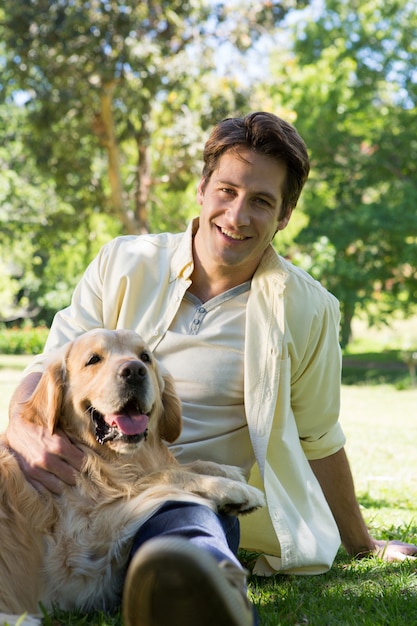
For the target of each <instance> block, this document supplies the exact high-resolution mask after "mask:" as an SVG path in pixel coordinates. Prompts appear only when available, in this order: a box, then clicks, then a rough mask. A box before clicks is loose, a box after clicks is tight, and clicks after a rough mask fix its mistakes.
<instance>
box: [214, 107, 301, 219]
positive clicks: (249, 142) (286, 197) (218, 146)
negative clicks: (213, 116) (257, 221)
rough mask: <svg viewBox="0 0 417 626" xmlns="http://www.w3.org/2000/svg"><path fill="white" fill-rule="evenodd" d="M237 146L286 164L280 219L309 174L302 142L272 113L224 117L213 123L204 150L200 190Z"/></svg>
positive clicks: (293, 129)
mask: <svg viewBox="0 0 417 626" xmlns="http://www.w3.org/2000/svg"><path fill="white" fill-rule="evenodd" d="M239 146H241V147H244V148H250V149H251V150H253V151H254V152H258V153H259V154H263V155H265V156H269V157H272V158H274V159H276V160H277V161H283V162H284V163H285V164H286V166H287V175H286V177H285V183H284V189H283V197H282V207H281V216H280V217H281V218H283V217H285V216H286V215H287V213H288V212H289V211H290V210H292V209H293V208H294V207H295V206H296V204H297V202H298V198H299V197H300V194H301V191H302V189H303V187H304V184H305V182H306V180H307V177H308V174H309V171H310V162H309V158H308V154H307V148H306V145H305V143H304V141H303V140H302V138H301V137H300V135H299V134H298V132H297V131H296V129H295V128H294V126H292V125H291V124H289V123H288V122H286V121H285V120H283V119H281V118H280V117H277V116H276V115H274V114H273V113H263V112H257V113H250V114H249V115H246V116H245V117H243V118H241V117H234V118H233V117H231V118H226V119H224V120H222V121H221V122H219V123H218V124H216V126H215V127H214V128H213V130H212V132H211V135H210V137H209V138H208V140H207V142H206V145H205V147H204V153H203V156H204V168H203V178H204V179H205V180H204V183H203V190H204V187H205V185H206V184H207V182H208V181H209V179H210V176H211V175H212V173H213V172H214V170H215V169H216V167H217V165H218V162H219V159H220V157H221V156H222V155H223V154H224V153H225V152H226V151H227V150H231V149H235V150H236V149H238V148H239Z"/></svg>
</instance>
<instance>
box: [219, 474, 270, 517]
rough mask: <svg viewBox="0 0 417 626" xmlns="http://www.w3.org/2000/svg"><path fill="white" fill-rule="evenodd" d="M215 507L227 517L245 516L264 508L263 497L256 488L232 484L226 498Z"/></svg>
mask: <svg viewBox="0 0 417 626" xmlns="http://www.w3.org/2000/svg"><path fill="white" fill-rule="evenodd" d="M217 506H218V509H219V511H221V512H222V513H227V514H228V515H245V514H246V513H251V512H252V511H255V509H259V508H260V507H262V506H265V496H264V494H263V493H262V491H260V490H259V489H256V487H251V486H250V485H246V484H242V483H236V482H233V483H231V486H230V490H229V491H228V494H227V496H226V497H224V498H223V499H222V501H221V502H218V503H217Z"/></svg>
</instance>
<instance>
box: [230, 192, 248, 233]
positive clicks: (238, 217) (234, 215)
mask: <svg viewBox="0 0 417 626" xmlns="http://www.w3.org/2000/svg"><path fill="white" fill-rule="evenodd" d="M249 211H250V206H249V201H248V198H246V197H245V196H243V195H242V196H237V197H235V198H234V200H233V202H232V203H231V204H230V205H229V206H228V209H227V217H228V219H229V221H230V223H231V224H232V225H233V226H245V225H247V224H249V222H250V214H249Z"/></svg>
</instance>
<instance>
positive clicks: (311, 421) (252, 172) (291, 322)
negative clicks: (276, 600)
mask: <svg viewBox="0 0 417 626" xmlns="http://www.w3.org/2000/svg"><path fill="white" fill-rule="evenodd" d="M308 173H309V159H308V154H307V150H306V147H305V144H304V142H303V140H302V139H301V137H300V136H299V134H298V133H297V131H296V130H295V128H294V127H293V126H291V125H290V124H288V123H287V122H285V121H284V120H282V119H280V118H279V117H277V116H275V115H273V114H270V113H252V114H250V115H247V116H246V117H244V118H230V119H226V120H223V121H222V122H220V123H219V124H217V125H216V126H215V128H214V130H213V132H212V134H211V136H210V138H209V140H208V141H207V143H206V146H205V150H204V169H203V175H202V179H201V182H200V184H199V187H198V192H197V200H198V203H199V204H200V206H201V210H200V216H199V218H196V219H195V220H193V222H192V223H191V224H190V226H189V228H188V229H187V231H186V232H185V233H181V234H175V235H173V234H169V233H164V234H159V235H144V236H140V237H133V236H132V237H120V238H118V239H116V240H114V241H112V242H110V243H109V244H108V245H106V246H105V247H104V248H103V250H102V251H101V252H100V253H99V255H98V256H97V258H96V259H95V260H94V261H93V262H92V263H91V265H90V266H89V267H88V268H87V270H86V272H85V274H84V276H83V278H82V279H81V281H80V283H79V285H78V287H77V288H76V290H75V292H74V296H73V299H72V302H71V305H70V306H69V307H68V308H66V309H64V310H63V311H61V312H59V313H57V315H56V317H55V320H54V323H53V325H52V327H51V332H50V335H49V338H48V342H47V344H46V347H45V352H44V355H42V356H41V357H40V358H38V359H36V360H35V361H34V363H33V365H32V366H31V367H30V368H29V370H28V372H27V373H26V376H25V378H24V379H23V381H22V383H21V385H20V386H19V388H18V389H17V391H16V394H15V396H14V398H13V400H12V404H11V411H10V424H9V429H8V437H9V441H10V444H11V446H12V447H13V448H14V449H15V451H16V454H17V455H18V457H19V459H20V462H21V465H22V467H23V468H24V470H25V472H26V474H27V476H28V479H29V480H31V481H32V482H33V483H34V484H39V483H41V484H43V485H44V486H45V487H47V488H49V489H51V490H53V491H57V492H59V490H60V485H61V481H65V482H67V483H70V484H71V483H72V482H73V481H74V472H77V471H79V469H80V467H81V464H82V454H81V452H80V451H79V450H77V449H76V448H74V446H73V445H72V444H71V442H70V441H68V440H67V439H65V437H64V436H63V435H62V433H54V434H53V435H51V434H49V433H48V432H45V431H43V430H42V429H41V428H40V427H37V426H36V427H35V426H33V425H28V424H27V423H26V422H25V421H24V416H22V415H21V404H20V403H21V402H22V401H23V400H24V399H25V398H26V397H27V396H28V395H29V394H30V393H31V391H32V390H33V388H34V387H35V386H36V384H37V382H38V381H39V378H40V375H41V372H42V369H43V367H44V365H43V364H44V360H45V355H46V354H47V353H48V352H49V351H50V350H52V349H53V348H55V347H58V346H60V345H62V344H63V343H65V342H67V341H70V340H72V339H74V338H75V337H76V336H77V335H80V334H81V333H83V332H85V331H87V330H89V329H90V328H94V327H104V328H110V329H112V328H129V329H133V330H135V331H137V332H138V333H139V334H140V335H141V336H142V337H143V338H144V340H145V341H146V342H147V343H148V344H149V345H150V346H151V348H152V350H153V351H154V354H155V356H156V357H157V358H158V359H159V360H160V361H162V363H163V364H164V365H165V366H166V367H167V369H168V370H169V371H170V373H171V374H172V375H173V377H174V379H175V382H176V388H177V391H178V393H179V396H180V398H181V401H182V406H183V430H182V433H181V435H180V437H179V438H178V440H177V441H176V442H175V444H174V445H173V448H172V449H173V451H174V453H175V454H176V456H177V458H178V459H179V461H180V462H186V461H190V460H195V459H199V458H200V459H206V460H211V461H217V462H222V463H230V464H233V465H237V466H239V467H241V468H242V469H243V470H244V472H245V474H246V475H247V476H248V478H249V480H250V482H251V483H253V484H254V485H256V486H258V487H260V488H261V489H263V491H264V492H265V495H266V501H267V507H265V509H262V510H261V511H259V512H256V513H254V514H253V515H250V516H248V517H247V518H246V519H245V520H244V522H243V524H242V536H241V545H242V546H243V547H246V548H249V549H251V550H254V551H256V552H258V553H259V558H258V561H257V563H256V566H255V571H256V572H257V573H258V574H273V573H274V572H295V573H320V572H323V571H326V570H327V569H328V568H329V567H331V565H332V562H333V559H334V557H335V554H336V552H337V550H338V548H339V545H340V539H341V540H342V542H343V544H344V546H345V548H346V550H347V551H348V552H349V553H350V554H352V555H358V556H362V555H365V554H372V553H373V554H380V555H381V556H382V557H383V558H385V559H388V560H401V559H404V558H414V556H415V555H416V554H417V547H416V546H413V545H409V544H403V543H396V542H382V541H377V540H375V539H373V538H372V537H371V536H370V535H369V532H368V530H367V528H366V525H365V523H364V521H363V518H362V516H361V513H360V510H359V506H358V503H357V500H356V497H355V493H354V488H353V482H352V477H351V473H350V469H349V464H348V461H347V459H346V455H345V453H344V448H343V446H344V441H345V439H344V435H343V432H342V429H341V427H340V424H339V421H338V415H339V400H340V373H341V356H340V348H339V343H338V334H339V307H338V302H337V301H336V299H335V298H334V297H333V296H332V295H331V294H330V293H328V292H327V291H326V290H325V289H324V288H323V287H322V286H321V285H320V284H319V283H318V282H316V281H315V280H313V279H312V278H311V277H310V276H309V275H308V274H306V273H305V272H303V271H302V270H300V269H299V268H296V267H294V266H293V265H291V264H290V263H289V262H288V261H286V260H285V259H284V258H282V257H280V256H279V255H277V254H276V252H275V251H274V249H273V247H272V245H271V242H272V240H273V238H274V236H275V234H276V233H277V232H279V231H280V230H283V229H284V228H285V227H286V226H287V224H288V221H289V219H290V217H291V213H292V211H293V209H294V208H295V206H296V204H297V201H298V198H299V196H300V193H301V191H302V188H303V186H304V184H305V182H306V180H307V177H308ZM239 540H240V534H239V525H238V522H237V520H236V518H234V517H232V516H225V515H216V514H215V513H213V512H212V511H211V510H210V509H208V508H207V507H205V506H200V505H198V506H197V505H194V504H191V503H181V504H180V505H179V504H178V503H173V502H167V503H166V505H165V506H163V507H162V508H161V509H160V510H159V511H158V512H157V513H156V514H155V515H154V516H153V517H152V518H151V519H149V520H148V522H147V523H146V524H145V525H144V526H143V527H142V528H141V530H140V531H139V532H138V534H137V536H136V539H135V543H134V546H133V549H132V554H133V558H132V561H131V564H130V566H129V569H128V573H127V579H126V585H125V591H124V598H123V613H124V619H125V624H126V626H168V625H169V626H180V625H181V626H195V624H199V626H213V624H216V626H252V625H254V624H257V616H256V613H255V611H254V610H253V607H251V605H250V604H249V602H248V600H247V597H246V586H245V584H246V583H245V572H244V570H243V569H242V567H241V566H240V564H239V561H238V560H237V558H236V552H237V549H238V546H239Z"/></svg>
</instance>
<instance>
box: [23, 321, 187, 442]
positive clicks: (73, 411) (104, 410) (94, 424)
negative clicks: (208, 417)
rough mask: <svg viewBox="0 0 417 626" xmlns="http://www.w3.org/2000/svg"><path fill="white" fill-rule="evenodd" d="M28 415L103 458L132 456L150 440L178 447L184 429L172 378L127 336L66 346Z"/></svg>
mask: <svg viewBox="0 0 417 626" xmlns="http://www.w3.org/2000/svg"><path fill="white" fill-rule="evenodd" d="M25 415H26V416H27V417H28V419H31V420H33V421H35V422H38V423H41V424H44V425H47V426H48V427H49V429H50V431H51V432H53V431H54V430H56V429H57V428H61V429H62V430H64V431H65V432H66V433H67V434H68V435H69V437H70V438H72V439H75V440H78V441H82V442H84V443H86V444H87V445H88V446H90V447H92V448H95V449H97V450H98V449H100V448H102V450H101V452H102V453H103V452H104V449H107V450H113V451H114V452H117V453H119V454H129V453H132V452H133V451H134V450H135V449H136V448H137V447H138V445H140V444H141V443H142V442H143V441H145V440H146V438H147V436H148V435H149V436H150V437H154V438H157V439H163V440H165V441H168V442H173V441H175V439H177V437H178V436H179V434H180V432H181V426H182V422H181V405H180V401H179V399H178V396H177V395H176V393H175V391H174V386H173V381H172V379H171V377H170V376H169V375H168V374H167V373H165V372H163V371H162V369H161V366H160V365H159V364H158V363H157V362H156V360H155V358H154V356H153V355H152V353H151V351H150V349H149V347H148V346H147V345H146V344H145V342H144V341H143V340H142V339H141V337H139V335H137V334H136V333H135V332H133V331H128V330H104V329H95V330H92V331H89V332H87V333H85V334H83V335H81V336H80V337H78V338H77V339H75V340H74V341H72V342H71V343H69V344H68V345H67V346H65V347H64V348H63V350H62V351H60V352H59V353H58V354H56V355H55V356H54V357H53V359H52V361H51V362H50V364H49V365H48V367H47V369H46V370H45V372H44V374H43V375H42V378H41V380H40V382H39V384H38V386H37V388H36V390H35V392H34V394H33V395H32V397H31V398H30V400H29V401H28V403H27V407H26V410H25Z"/></svg>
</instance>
